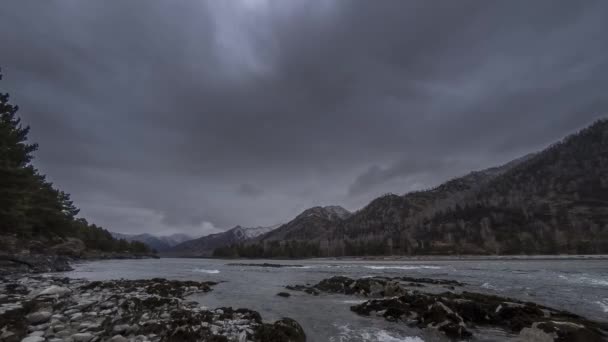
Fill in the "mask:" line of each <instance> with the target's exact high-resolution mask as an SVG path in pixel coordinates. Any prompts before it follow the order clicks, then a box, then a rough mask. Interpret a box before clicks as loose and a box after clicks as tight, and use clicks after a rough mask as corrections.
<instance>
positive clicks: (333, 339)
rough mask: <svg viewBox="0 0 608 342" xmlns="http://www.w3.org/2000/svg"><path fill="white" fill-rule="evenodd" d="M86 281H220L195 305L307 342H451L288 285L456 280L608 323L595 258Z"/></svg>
mask: <svg viewBox="0 0 608 342" xmlns="http://www.w3.org/2000/svg"><path fill="white" fill-rule="evenodd" d="M234 262H239V263H263V262H268V263H274V264H277V263H282V264H286V265H287V264H295V265H299V266H300V267H281V268H270V267H251V266H232V265H229V264H230V263H234ZM66 275H67V276H69V277H73V278H85V279H89V280H108V279H119V278H125V279H140V278H155V277H162V278H168V279H180V280H186V279H187V280H199V281H203V280H214V281H222V283H220V284H218V285H217V286H215V287H214V288H213V291H212V292H209V293H206V294H203V295H196V296H193V297H192V298H191V299H193V300H196V301H198V302H199V303H201V304H202V305H204V306H207V307H210V308H214V307H222V306H232V307H235V308H237V307H244V308H249V309H253V310H256V311H258V312H259V313H260V314H261V315H262V318H263V319H264V320H267V321H272V320H276V319H278V318H281V317H291V318H293V319H295V320H297V321H298V322H299V323H300V324H301V325H302V327H303V328H304V330H305V331H306V334H307V336H308V341H312V342H317V341H318V342H321V341H330V342H346V341H353V342H357V341H382V342H396V341H406V342H421V341H427V342H429V341H446V339H445V338H444V337H443V336H442V335H439V334H437V333H436V332H434V331H422V330H419V329H416V328H410V327H407V326H405V325H404V324H399V323H391V322H388V321H385V320H384V319H381V318H369V317H361V316H358V315H356V314H354V313H353V312H351V311H350V306H351V305H354V304H357V303H360V302H363V301H364V300H363V299H362V298H357V297H354V296H342V295H328V294H322V295H320V296H311V295H308V294H305V293H298V292H291V294H292V295H291V297H289V298H283V297H279V296H277V295H276V294H277V293H278V292H281V291H285V289H284V287H285V286H286V285H290V284H315V283H317V282H319V281H320V280H322V279H325V278H329V277H331V276H334V275H344V276H348V277H351V278H359V277H367V276H412V277H430V278H441V279H453V280H458V281H461V282H464V283H466V284H467V285H466V286H465V288H464V289H465V290H467V291H473V292H482V293H489V294H496V295H500V296H507V297H513V298H516V299H520V300H526V301H531V302H536V303H539V304H543V305H546V306H550V307H554V308H558V309H563V310H567V311H571V312H574V313H577V314H580V315H582V316H585V317H587V318H590V319H594V320H597V321H608V259H606V258H603V257H599V258H598V257H596V258H584V257H580V258H547V259H545V258H530V259H525V258H517V259H510V258H489V259H454V260H450V259H434V260H433V259H428V260H363V259H353V260H334V259H311V260H296V261H294V260H290V261H276V260H272V261H269V260H251V261H243V260H238V261H234V260H218V259H165V258H163V259H147V260H106V261H95V262H86V263H80V264H77V265H75V270H74V271H72V272H68V273H66ZM475 336H476V338H477V340H481V341H503V340H508V339H511V338H514V336H511V335H509V334H507V333H505V332H502V331H499V330H477V331H476V334H475Z"/></svg>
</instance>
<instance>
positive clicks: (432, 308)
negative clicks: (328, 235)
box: [286, 276, 608, 342]
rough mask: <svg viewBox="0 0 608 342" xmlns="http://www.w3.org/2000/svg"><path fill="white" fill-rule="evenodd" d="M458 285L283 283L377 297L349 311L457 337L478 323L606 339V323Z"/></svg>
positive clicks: (402, 280)
mask: <svg viewBox="0 0 608 342" xmlns="http://www.w3.org/2000/svg"><path fill="white" fill-rule="evenodd" d="M429 284H430V285H429ZM427 285H429V287H427ZM463 285H464V284H461V283H458V282H454V281H451V280H440V279H428V278H410V277H395V278H386V277H372V278H361V279H351V278H348V277H343V276H337V277H332V278H329V279H325V280H322V281H321V282H319V283H318V284H316V285H290V286H287V287H286V288H287V289H288V290H292V291H304V292H306V293H309V294H313V295H319V294H320V293H322V292H325V293H341V294H346V295H357V296H363V297H376V298H381V299H372V300H369V301H366V302H364V303H362V304H359V305H354V306H352V307H351V310H352V311H353V312H356V313H357V314H360V315H363V316H371V315H374V316H379V317H383V318H384V319H386V320H389V321H394V322H402V323H403V324H407V325H409V326H414V327H418V328H420V329H436V330H438V331H439V332H441V333H443V334H445V335H446V336H447V337H449V338H452V339H457V340H461V339H469V338H471V337H473V335H474V332H475V330H476V328H478V327H489V328H499V329H502V330H505V331H507V332H508V333H511V334H514V335H518V338H519V339H520V340H521V341H538V342H541V341H542V342H545V341H547V342H549V341H564V342H565V341H580V342H583V341H584V342H596V341H598V342H599V341H607V340H608V324H605V323H598V322H593V321H591V320H588V319H585V318H583V317H580V316H578V315H575V314H572V313H569V312H566V311H561V310H556V309H552V308H549V307H545V306H542V305H538V304H535V303H530V302H522V301H518V300H515V299H511V298H505V297H498V296H491V295H486V294H481V293H472V292H467V291H462V289H461V287H462V286H463ZM446 288H447V289H448V290H449V291H446ZM422 289H424V291H422Z"/></svg>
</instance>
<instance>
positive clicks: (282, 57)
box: [0, 0, 608, 232]
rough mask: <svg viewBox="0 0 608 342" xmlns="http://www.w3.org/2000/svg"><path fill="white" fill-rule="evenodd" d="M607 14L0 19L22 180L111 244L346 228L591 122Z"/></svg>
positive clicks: (311, 5)
mask: <svg viewBox="0 0 608 342" xmlns="http://www.w3.org/2000/svg"><path fill="white" fill-rule="evenodd" d="M606 13H608V3H606V2H605V1H585V2H574V1H534V2H528V1H509V2H499V1H458V2H452V1H442V2H428V1H398V0H395V1H390V0H386V1H367V0H359V1H358V0H353V1H330V0H325V1H324V0H319V1H306V2H304V1H282V0H278V1H264V0H239V1H236V0H235V1H219V0H218V1H212V0H209V1H206V2H163V1H148V2H145V3H144V2H136V1H133V2H98V3H91V2H87V3H84V2H76V1H67V0H66V1H48V2H37V1H9V2H8V3H6V4H4V5H3V11H2V12H1V13H0V46H1V54H0V64H1V65H2V67H3V68H4V69H3V70H4V73H5V81H4V82H3V83H2V89H3V90H4V89H6V90H8V91H10V92H11V94H12V95H13V99H14V102H16V103H18V104H20V105H21V108H22V111H21V115H22V116H23V118H24V120H25V121H26V122H28V123H30V124H31V125H32V133H31V135H32V138H33V140H36V141H38V142H39V143H40V144H41V150H40V152H39V153H38V160H37V165H38V166H39V167H40V168H41V169H43V171H44V172H47V173H48V174H49V175H50V178H51V179H52V180H54V181H55V182H56V183H57V184H58V185H59V186H61V187H63V188H65V189H66V190H67V191H68V192H71V193H72V194H73V196H74V199H75V200H76V201H77V202H78V203H79V204H80V206H81V207H82V209H83V211H82V212H83V215H86V216H87V217H90V219H91V221H95V222H98V223H100V224H102V225H104V226H106V227H108V228H109V229H114V230H117V231H125V232H128V231H132V232H135V231H151V232H155V231H156V232H160V231H189V232H203V231H205V232H211V231H214V229H215V227H219V228H222V229H224V228H228V227H231V226H234V225H236V224H241V225H244V226H255V225H271V224H274V223H276V222H284V221H286V220H288V219H289V218H290V217H292V216H294V215H295V214H297V213H298V211H300V210H303V209H305V208H307V207H309V206H313V205H328V204H340V205H344V206H346V207H348V208H349V209H357V208H358V207H360V206H362V205H363V204H365V203H366V202H367V201H369V200H370V199H372V198H373V197H374V196H377V195H379V194H382V193H384V192H394V193H404V192H406V191H410V190H415V189H420V188H427V187H429V186H433V185H436V184H437V183H438V182H441V181H443V180H446V179H448V178H451V177H454V176H457V175H460V174H463V173H466V172H468V171H470V170H472V169H479V168H484V167H489V166H494V165H496V164H500V163H503V162H506V161H508V160H509V159H512V158H515V157H518V156H520V155H523V154H526V153H528V152H531V151H534V150H537V149H540V148H542V147H544V146H546V145H547V144H549V143H552V142H554V141H555V140H557V139H559V138H561V137H562V136H564V135H565V134H568V133H571V132H573V131H575V130H576V129H578V128H581V127H582V126H584V125H586V124H588V123H589V122H590V121H592V120H593V119H595V118H598V117H600V116H605V115H606V108H607V107H608V106H607V105H608V103H607V102H608V100H606V97H605V94H604V93H602V92H603V91H604V90H605V89H606V88H607V86H608V58H606V56H607V52H608V46H607V43H606V39H604V37H603V36H604V32H606V31H608V20H606Z"/></svg>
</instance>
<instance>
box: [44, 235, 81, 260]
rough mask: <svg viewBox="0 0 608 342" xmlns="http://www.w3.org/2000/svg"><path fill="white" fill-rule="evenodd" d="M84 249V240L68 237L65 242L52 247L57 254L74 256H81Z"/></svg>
mask: <svg viewBox="0 0 608 342" xmlns="http://www.w3.org/2000/svg"><path fill="white" fill-rule="evenodd" d="M85 249H86V246H85V244H84V242H82V240H80V239H76V238H68V239H67V240H66V241H65V242H63V243H60V244H58V245H55V246H53V247H52V250H53V251H54V252H55V253H56V254H57V255H64V256H69V257H75V258H78V257H81V256H82V254H83V253H84V250H85Z"/></svg>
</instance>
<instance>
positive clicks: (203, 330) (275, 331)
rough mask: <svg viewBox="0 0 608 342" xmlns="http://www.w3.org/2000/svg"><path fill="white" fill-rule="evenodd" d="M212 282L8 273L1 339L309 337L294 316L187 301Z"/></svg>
mask: <svg viewBox="0 0 608 342" xmlns="http://www.w3.org/2000/svg"><path fill="white" fill-rule="evenodd" d="M215 284H216V283H215V282H195V281H169V280H165V279H149V280H115V281H103V282H101V281H95V282H89V281H86V280H75V279H69V278H59V277H43V276H21V277H19V276H15V275H13V276H5V277H3V278H2V280H1V281H0V290H1V291H0V341H3V342H5V341H6V342H19V341H22V342H42V341H48V342H56V341H73V342H81V341H82V342H97V341H112V342H123V341H139V342H143V341H151V342H155V341H175V342H177V341H217V342H220V341H238V342H246V341H260V342H262V341H264V342H288V341H292V342H303V341H305V340H306V337H305V334H304V331H303V330H302V328H301V327H300V325H299V324H298V323H297V322H295V321H294V320H292V319H289V318H284V319H282V320H279V321H276V322H274V323H264V322H263V321H262V319H261V317H260V315H259V313H257V312H255V311H252V310H248V309H232V308H216V309H208V308H205V307H202V306H200V305H198V304H197V303H196V302H192V301H188V300H186V299H185V298H186V297H187V296H189V295H191V294H195V293H203V292H208V291H211V289H212V287H213V286H214V285H215Z"/></svg>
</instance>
